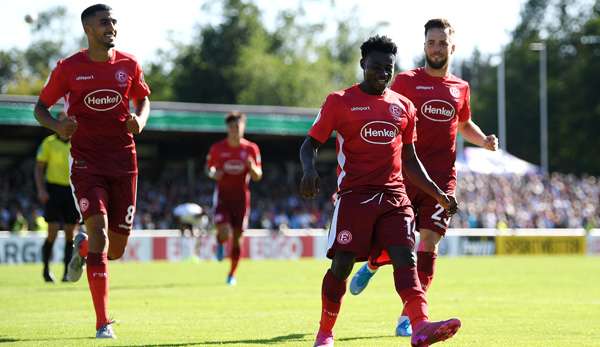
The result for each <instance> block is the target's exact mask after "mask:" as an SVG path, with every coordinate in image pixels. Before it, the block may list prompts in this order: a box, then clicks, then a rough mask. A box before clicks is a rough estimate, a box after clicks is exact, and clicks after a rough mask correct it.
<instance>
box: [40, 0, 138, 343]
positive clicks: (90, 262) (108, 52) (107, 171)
mask: <svg viewBox="0 0 600 347" xmlns="http://www.w3.org/2000/svg"><path fill="white" fill-rule="evenodd" d="M81 22H82V24H83V29H84V31H85V34H86V36H87V40H88V49H83V50H81V51H79V52H78V53H75V54H73V55H72V56H70V57H68V58H66V59H63V60H60V61H59V62H58V64H57V65H56V68H55V69H54V70H53V71H52V74H51V75H50V78H49V80H48V82H47V83H46V85H45V86H44V88H43V89H42V92H41V94H40V97H39V100H38V102H37V104H36V105H35V110H34V114H35V117H36V119H37V120H38V122H39V123H40V124H41V125H43V126H45V127H46V128H49V129H51V130H53V131H55V132H56V133H58V134H59V135H61V136H64V137H68V136H71V135H72V137H71V158H70V160H71V163H70V170H71V177H70V179H71V184H72V186H73V189H74V195H75V197H76V199H77V202H78V208H79V212H80V213H81V214H82V215H83V220H84V223H85V227H86V230H87V236H86V235H85V234H83V233H79V234H77V236H76V237H75V242H74V243H75V252H74V255H73V258H72V259H71V262H70V263H69V270H68V273H67V279H68V280H70V281H73V282H74V281H77V280H79V278H80V277H81V273H82V272H83V265H84V264H86V265H87V279H88V283H89V287H90V292H91V294H92V301H93V303H94V310H95V311H96V338H116V335H115V333H114V330H113V328H112V325H111V324H112V323H113V322H112V321H111V320H110V319H109V317H108V292H109V289H108V288H109V286H108V260H114V259H119V258H120V257H121V256H122V255H123V252H124V251H125V246H126V245H127V239H128V237H129V234H130V232H131V229H132V226H133V218H134V214H135V202H136V187H137V172H138V169H137V160H136V151H135V143H134V140H133V135H137V134H139V133H140V132H141V131H142V129H143V128H144V126H145V125H146V122H147V120H148V114H149V112H150V101H149V100H148V95H149V94H150V89H149V88H148V86H147V85H146V82H144V77H143V72H142V69H141V67H140V65H139V64H138V62H137V61H136V60H135V58H134V57H133V56H131V55H129V54H127V53H123V52H121V51H118V50H116V49H114V46H115V39H116V37H117V20H116V19H115V18H114V17H113V13H112V10H111V8H110V7H109V6H107V5H104V4H97V5H93V6H90V7H88V8H86V9H85V10H84V11H83V12H82V13H81ZM60 98H64V100H65V112H66V113H67V114H68V116H69V118H67V119H65V120H62V121H59V120H56V119H54V118H53V117H52V116H51V115H50V113H49V111H48V109H49V108H50V107H51V106H52V105H54V104H55V103H56V102H57V101H58V100H59V99H60ZM130 101H132V102H133V104H134V107H135V113H131V112H130V110H129V102H130ZM88 237H89V239H88Z"/></svg>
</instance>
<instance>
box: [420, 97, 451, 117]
mask: <svg viewBox="0 0 600 347" xmlns="http://www.w3.org/2000/svg"><path fill="white" fill-rule="evenodd" d="M421 114H422V115H423V116H424V117H425V118H427V119H429V120H432V121H434V122H449V121H451V120H452V119H453V118H454V115H455V114H456V111H455V110H454V106H452V104H451V103H449V102H447V101H444V100H438V99H434V100H429V101H427V102H426V103H424V104H423V106H421Z"/></svg>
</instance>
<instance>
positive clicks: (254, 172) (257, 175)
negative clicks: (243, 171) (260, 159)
mask: <svg viewBox="0 0 600 347" xmlns="http://www.w3.org/2000/svg"><path fill="white" fill-rule="evenodd" d="M246 164H247V165H248V172H249V173H250V178H251V179H252V180H253V181H254V182H257V181H260V180H261V178H262V175H263V171H262V168H261V167H260V166H258V164H256V162H255V161H254V159H252V158H248V162H247V163H246Z"/></svg>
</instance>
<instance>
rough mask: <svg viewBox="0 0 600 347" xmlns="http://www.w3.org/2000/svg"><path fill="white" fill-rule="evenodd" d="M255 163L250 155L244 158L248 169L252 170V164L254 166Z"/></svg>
mask: <svg viewBox="0 0 600 347" xmlns="http://www.w3.org/2000/svg"><path fill="white" fill-rule="evenodd" d="M255 165H256V164H255V163H254V160H253V159H252V157H248V158H247V159H246V166H247V167H248V169H250V170H254V166H255Z"/></svg>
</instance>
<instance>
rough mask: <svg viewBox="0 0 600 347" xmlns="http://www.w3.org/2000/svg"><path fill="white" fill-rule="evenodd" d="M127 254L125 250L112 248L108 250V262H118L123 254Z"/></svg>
mask: <svg viewBox="0 0 600 347" xmlns="http://www.w3.org/2000/svg"><path fill="white" fill-rule="evenodd" d="M124 253H125V248H123V249H111V248H110V247H109V248H108V255H107V257H108V260H117V259H120V258H121V257H122V256H123V254H124Z"/></svg>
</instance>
